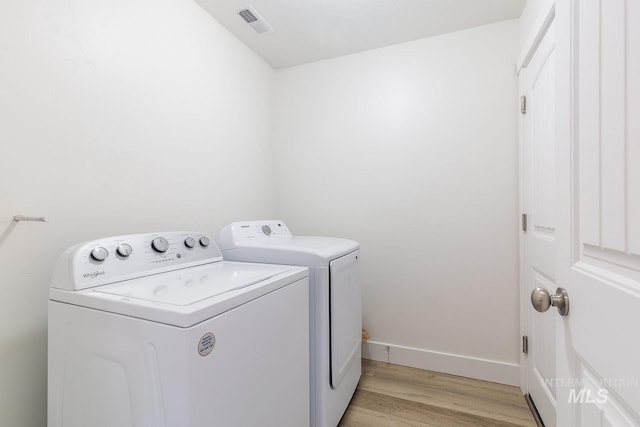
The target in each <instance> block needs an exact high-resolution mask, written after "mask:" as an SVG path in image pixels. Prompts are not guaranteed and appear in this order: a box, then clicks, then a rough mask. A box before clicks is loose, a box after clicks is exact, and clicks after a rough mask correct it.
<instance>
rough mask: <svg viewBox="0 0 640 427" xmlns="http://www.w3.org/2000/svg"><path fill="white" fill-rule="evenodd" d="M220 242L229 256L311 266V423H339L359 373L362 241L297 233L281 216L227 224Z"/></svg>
mask: <svg viewBox="0 0 640 427" xmlns="http://www.w3.org/2000/svg"><path fill="white" fill-rule="evenodd" d="M218 243H219V245H220V249H221V250H222V254H223V257H224V259H225V260H232V261H251V262H265V263H273V264H293V265H300V266H307V267H309V269H310V271H309V286H310V328H311V329H310V369H311V371H310V372H311V390H310V392H311V426H312V427H336V425H337V424H338V422H339V421H340V418H342V415H343V414H344V411H345V410H346V408H347V406H348V405H349V401H350V400H351V397H352V396H353V393H354V391H355V389H356V386H357V385H358V380H359V379H360V373H361V360H360V357H361V341H362V293H361V284H360V268H359V261H358V258H359V252H360V251H359V249H360V245H359V244H358V243H357V242H354V241H353V240H346V239H338V238H332V237H308V236H293V235H292V234H291V232H290V231H289V229H288V228H287V226H286V225H285V224H284V222H282V221H248V222H235V223H232V224H229V225H228V226H226V227H225V228H223V229H222V231H221V232H220V235H219V239H218Z"/></svg>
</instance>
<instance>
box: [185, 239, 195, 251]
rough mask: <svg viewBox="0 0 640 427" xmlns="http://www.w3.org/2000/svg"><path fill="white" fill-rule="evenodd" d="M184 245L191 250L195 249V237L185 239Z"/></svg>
mask: <svg viewBox="0 0 640 427" xmlns="http://www.w3.org/2000/svg"><path fill="white" fill-rule="evenodd" d="M184 245H185V246H186V247H188V248H189V249H193V247H194V246H195V245H196V241H195V239H194V238H193V237H187V238H186V239H184Z"/></svg>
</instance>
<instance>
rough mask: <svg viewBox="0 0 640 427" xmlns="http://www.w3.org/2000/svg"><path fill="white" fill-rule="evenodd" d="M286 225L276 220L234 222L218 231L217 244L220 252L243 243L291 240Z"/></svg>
mask: <svg viewBox="0 0 640 427" xmlns="http://www.w3.org/2000/svg"><path fill="white" fill-rule="evenodd" d="M291 237H292V236H291V232H290V231H289V228H288V227H287V226H286V224H285V223H284V222H282V221H278V220H265V221H242V222H234V223H231V224H229V225H227V226H226V227H224V228H223V229H222V230H221V231H220V236H219V238H218V244H219V245H220V249H221V250H223V251H224V250H227V249H231V248H234V247H236V246H241V245H242V243H243V242H252V243H256V242H260V243H267V244H268V243H269V242H279V241H286V240H289V239H290V238H291Z"/></svg>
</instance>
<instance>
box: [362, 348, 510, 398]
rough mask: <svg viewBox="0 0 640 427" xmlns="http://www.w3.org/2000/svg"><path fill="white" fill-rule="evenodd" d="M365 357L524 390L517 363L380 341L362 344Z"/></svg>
mask: <svg viewBox="0 0 640 427" xmlns="http://www.w3.org/2000/svg"><path fill="white" fill-rule="evenodd" d="M387 346H389V354H388V355H387V353H386V352H385V351H386V347H387ZM362 357H363V358H365V359H371V360H377V361H379V362H387V361H388V362H389V363H393V364H396V365H404V366H411V367H412V368H419V369H426V370H429V371H436V372H442V373H445V374H451V375H459V376H462V377H468V378H475V379H479V380H485V381H492V382H495V383H500V384H508V385H513V386H517V387H519V386H520V365H518V364H515V363H505V362H499V361H496V360H487V359H479V358H475V357H469V356H460V355H457V354H449V353H440V352H437V351H430V350H423V349H419V348H411V347H403V346H399V345H393V344H386V343H381V342H376V341H366V342H363V343H362Z"/></svg>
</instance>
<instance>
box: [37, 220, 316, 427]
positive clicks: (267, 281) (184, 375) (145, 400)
mask: <svg viewBox="0 0 640 427" xmlns="http://www.w3.org/2000/svg"><path fill="white" fill-rule="evenodd" d="M308 301H309V288H308V269H307V268H301V267H295V266H293V267H292V266H276V265H264V264H263V265H260V264H251V263H237V262H229V261H223V260H222V256H221V253H220V251H219V249H218V248H217V246H216V245H215V243H213V242H212V241H211V239H210V238H209V237H208V236H206V235H203V234H200V233H193V232H170V233H150V234H137V235H128V236H118V237H109V238H105V239H100V240H95V241H91V242H85V243H82V244H80V245H77V246H74V247H72V248H70V249H68V250H67V251H66V252H65V253H64V254H63V255H62V256H61V257H60V259H59V260H58V262H57V264H56V266H55V270H54V273H53V277H52V283H51V289H50V301H49V350H48V353H49V354H48V356H49V373H48V426H49V427H89V426H90V427H114V426H118V427H131V426H135V427H202V426H219V427H256V426H273V427H283V426H287V427H300V426H305V425H307V424H308V420H309V359H308V352H309V348H308V347H309V309H308Z"/></svg>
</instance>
